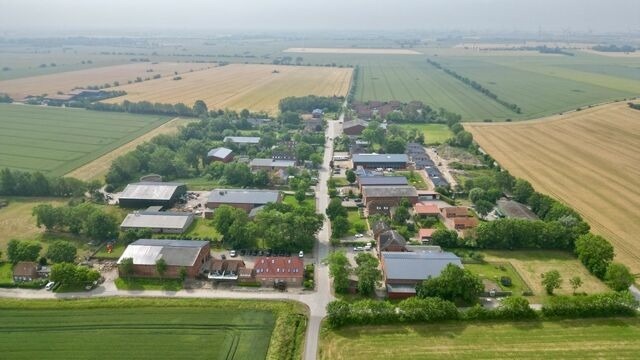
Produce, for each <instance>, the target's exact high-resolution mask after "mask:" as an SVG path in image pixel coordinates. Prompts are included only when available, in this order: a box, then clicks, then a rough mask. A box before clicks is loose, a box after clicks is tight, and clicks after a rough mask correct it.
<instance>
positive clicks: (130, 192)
mask: <svg viewBox="0 0 640 360" xmlns="http://www.w3.org/2000/svg"><path fill="white" fill-rule="evenodd" d="M180 186H184V184H182V183H170V182H152V181H143V182H138V183H133V184H129V185H127V187H126V188H124V190H123V191H122V193H120V196H119V198H120V199H142V200H171V198H172V197H173V194H174V193H175V192H176V190H177V189H178V187H180Z"/></svg>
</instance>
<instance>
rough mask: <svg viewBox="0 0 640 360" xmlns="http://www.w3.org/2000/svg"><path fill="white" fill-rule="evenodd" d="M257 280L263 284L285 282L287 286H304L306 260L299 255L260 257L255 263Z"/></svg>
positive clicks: (271, 284) (269, 284) (270, 284)
mask: <svg viewBox="0 0 640 360" xmlns="http://www.w3.org/2000/svg"><path fill="white" fill-rule="evenodd" d="M253 270H254V273H255V278H256V281H257V282H259V283H260V284H262V286H273V285H275V284H277V283H281V282H284V283H286V284H287V286H302V281H303V279H304V262H303V261H302V259H300V258H298V257H259V258H258V259H256V262H255V264H254V268H253Z"/></svg>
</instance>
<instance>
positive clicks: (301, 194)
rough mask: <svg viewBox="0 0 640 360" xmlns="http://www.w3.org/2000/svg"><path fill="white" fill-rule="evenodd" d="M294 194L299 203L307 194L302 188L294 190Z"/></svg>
mask: <svg viewBox="0 0 640 360" xmlns="http://www.w3.org/2000/svg"><path fill="white" fill-rule="evenodd" d="M294 196H295V198H296V200H297V201H298V203H299V204H302V202H303V201H304V200H305V199H306V198H307V195H306V194H305V191H304V189H300V190H298V191H296V193H295V195H294Z"/></svg>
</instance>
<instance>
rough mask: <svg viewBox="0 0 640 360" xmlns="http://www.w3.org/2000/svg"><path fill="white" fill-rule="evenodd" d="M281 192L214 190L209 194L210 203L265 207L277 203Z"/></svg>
mask: <svg viewBox="0 0 640 360" xmlns="http://www.w3.org/2000/svg"><path fill="white" fill-rule="evenodd" d="M278 198H279V192H278V191H275V190H258V189H214V190H212V191H211V193H210V194H209V200H208V201H209V202H214V203H228V204H255V205H264V204H267V203H270V202H277V201H278Z"/></svg>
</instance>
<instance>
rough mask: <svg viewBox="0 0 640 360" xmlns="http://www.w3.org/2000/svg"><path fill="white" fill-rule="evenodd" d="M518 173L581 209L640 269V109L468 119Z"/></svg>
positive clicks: (484, 143)
mask: <svg viewBox="0 0 640 360" xmlns="http://www.w3.org/2000/svg"><path fill="white" fill-rule="evenodd" d="M465 126H466V128H467V129H468V130H469V131H471V132H472V133H473V136H474V138H475V139H476V141H477V142H478V143H479V144H480V146H481V147H482V148H483V149H484V150H485V151H487V152H488V153H489V154H490V155H491V156H493V157H494V158H495V159H496V160H497V161H498V163H500V165H502V166H503V167H505V168H506V169H508V170H509V171H510V172H511V174H513V175H514V176H516V177H520V178H524V179H527V180H529V181H530V182H531V183H532V184H533V186H534V187H535V188H536V190H538V191H540V192H543V193H547V194H549V195H551V196H553V197H555V198H557V199H559V200H561V201H563V202H565V203H567V204H569V205H570V206H572V207H573V208H574V209H576V210H577V211H578V212H580V214H581V215H582V216H584V217H585V219H586V220H587V221H588V222H589V224H590V225H591V228H592V231H594V232H595V233H597V234H600V235H602V236H604V237H606V238H607V239H608V240H609V241H611V243H612V244H613V246H614V247H615V251H616V259H617V260H618V261H620V262H623V263H624V264H626V265H627V266H629V267H631V269H632V271H633V272H634V273H638V272H640V242H638V241H637V235H638V234H639V233H640V214H638V209H640V186H639V185H640V183H639V180H638V179H640V152H638V149H639V148H640V111H638V110H633V109H630V108H629V107H628V106H627V105H626V104H624V103H616V104H609V105H604V106H599V107H594V108H591V109H587V110H583V111H579V112H573V113H570V114H565V115H563V116H556V117H553V118H550V119H543V120H540V121H533V122H527V123H520V124H504V125H498V124H495V125H491V124H488V125H487V124H467V125H465Z"/></svg>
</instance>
